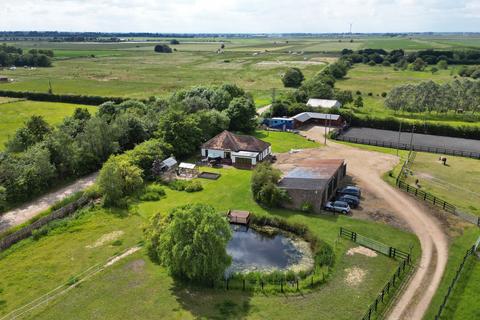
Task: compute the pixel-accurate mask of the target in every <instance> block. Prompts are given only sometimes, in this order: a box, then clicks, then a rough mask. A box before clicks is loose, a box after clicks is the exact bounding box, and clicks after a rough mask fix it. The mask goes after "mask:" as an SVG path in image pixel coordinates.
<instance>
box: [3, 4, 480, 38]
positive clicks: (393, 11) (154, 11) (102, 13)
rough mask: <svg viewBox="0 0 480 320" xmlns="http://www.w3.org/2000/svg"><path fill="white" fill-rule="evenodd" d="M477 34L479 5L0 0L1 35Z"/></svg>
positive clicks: (479, 27) (479, 28)
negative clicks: (55, 32)
mask: <svg viewBox="0 0 480 320" xmlns="http://www.w3.org/2000/svg"><path fill="white" fill-rule="evenodd" d="M350 23H352V24H353V31H354V32H415V31H419V32H426V31H435V32H455V31H459V32H479V31H480V0H422V1H420V0H294V1H287V0H223V1H218V0H0V30H60V31H104V32H108V31H113V32H129V31H132V32H133V31H135V32H198V33H201V32H219V33H231V32H247V33H255V32H259V33H260V32H272V33H282V32H315V33H316V32H318V33H323V32H347V31H348V29H349V24H350Z"/></svg>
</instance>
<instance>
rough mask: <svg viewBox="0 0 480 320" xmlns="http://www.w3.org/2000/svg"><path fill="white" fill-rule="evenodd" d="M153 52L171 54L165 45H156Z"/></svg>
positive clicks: (170, 49)
mask: <svg viewBox="0 0 480 320" xmlns="http://www.w3.org/2000/svg"><path fill="white" fill-rule="evenodd" d="M154 50H155V52H158V53H172V48H170V47H169V46H168V45H166V44H157V45H156V46H155V48H154Z"/></svg>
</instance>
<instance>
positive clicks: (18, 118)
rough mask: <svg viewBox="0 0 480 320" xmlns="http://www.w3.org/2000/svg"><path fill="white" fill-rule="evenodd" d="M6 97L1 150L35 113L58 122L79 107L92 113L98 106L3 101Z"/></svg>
mask: <svg viewBox="0 0 480 320" xmlns="http://www.w3.org/2000/svg"><path fill="white" fill-rule="evenodd" d="M5 99H7V98H0V119H1V120H0V150H3V149H4V145H5V142H6V141H7V140H8V138H9V136H12V135H13V134H15V131H16V130H17V129H18V128H20V127H21V126H22V125H23V123H24V122H25V121H26V120H28V119H29V118H30V117H31V116H33V115H38V116H42V117H44V119H45V120H46V121H47V122H48V123H50V124H58V123H60V122H62V120H63V119H64V118H65V117H66V116H70V115H72V114H73V111H74V110H75V109H76V108H78V107H82V108H87V109H88V110H89V111H90V113H92V114H94V113H95V112H96V110H97V108H96V107H92V106H83V105H75V104H69V103H55V102H37V101H26V100H19V101H14V102H3V101H5Z"/></svg>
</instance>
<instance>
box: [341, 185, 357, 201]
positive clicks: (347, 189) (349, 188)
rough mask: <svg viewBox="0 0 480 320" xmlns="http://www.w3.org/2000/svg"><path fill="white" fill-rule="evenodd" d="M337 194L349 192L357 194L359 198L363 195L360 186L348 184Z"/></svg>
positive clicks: (353, 194) (352, 194)
mask: <svg viewBox="0 0 480 320" xmlns="http://www.w3.org/2000/svg"><path fill="white" fill-rule="evenodd" d="M337 194H339V195H342V194H349V195H351V196H355V197H357V198H358V199H360V197H361V196H362V190H360V188H359V187H355V186H346V187H343V188H342V189H340V190H339V191H337Z"/></svg>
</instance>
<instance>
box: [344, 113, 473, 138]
mask: <svg viewBox="0 0 480 320" xmlns="http://www.w3.org/2000/svg"><path fill="white" fill-rule="evenodd" d="M337 113H339V114H340V115H341V116H342V117H343V118H344V119H345V120H346V121H347V122H348V123H349V124H350V126H352V127H365V128H373V129H383V130H394V131H398V130H399V128H400V124H401V125H402V131H405V132H410V131H411V130H412V126H413V125H415V132H416V133H424V134H431V135H435V136H448V137H455V138H464V139H475V140H480V126H470V125H459V126H451V125H447V124H442V123H439V122H424V121H418V120H417V121H403V120H400V119H398V118H394V117H386V118H379V117H372V116H365V117H359V116H358V115H356V114H354V113H352V112H348V111H342V110H339V111H337Z"/></svg>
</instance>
